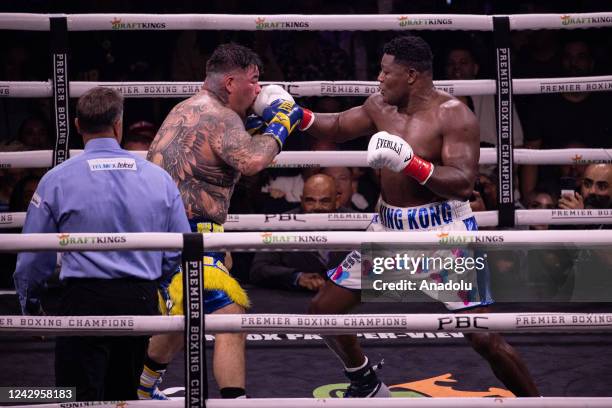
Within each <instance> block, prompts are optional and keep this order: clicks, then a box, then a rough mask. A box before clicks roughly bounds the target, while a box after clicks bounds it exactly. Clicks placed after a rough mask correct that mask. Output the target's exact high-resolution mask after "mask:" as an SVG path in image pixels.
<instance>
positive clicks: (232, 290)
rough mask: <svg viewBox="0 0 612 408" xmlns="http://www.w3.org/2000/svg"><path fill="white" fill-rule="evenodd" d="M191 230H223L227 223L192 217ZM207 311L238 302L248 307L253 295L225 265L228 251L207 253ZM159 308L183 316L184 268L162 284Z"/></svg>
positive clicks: (163, 312)
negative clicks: (249, 293)
mask: <svg viewBox="0 0 612 408" xmlns="http://www.w3.org/2000/svg"><path fill="white" fill-rule="evenodd" d="M189 224H190V225H191V230H192V231H193V232H199V233H201V234H208V233H220V232H223V225H219V224H217V223H214V222H210V221H206V220H202V219H191V220H189ZM202 261H203V264H204V313H206V314H210V313H214V312H215V311H217V310H219V309H221V308H223V307H225V306H227V305H230V304H232V303H236V304H237V305H240V306H242V307H244V308H248V307H249V305H250V303H249V298H248V296H247V294H246V292H245V291H244V289H242V288H241V287H240V284H239V283H238V282H237V281H236V280H235V279H234V278H233V277H232V276H231V275H230V274H229V271H228V270H227V268H226V267H225V265H224V264H223V262H224V261H225V253H223V252H204V254H203V255H202ZM159 308H160V311H161V313H162V314H163V315H169V316H176V315H183V271H182V269H180V268H179V270H178V271H176V273H175V274H174V275H172V277H171V278H170V279H169V280H167V281H165V282H162V283H161V284H160V288H159Z"/></svg>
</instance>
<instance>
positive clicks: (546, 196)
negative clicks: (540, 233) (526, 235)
mask: <svg viewBox="0 0 612 408" xmlns="http://www.w3.org/2000/svg"><path fill="white" fill-rule="evenodd" d="M525 207H527V209H529V210H552V209H553V208H557V200H556V199H555V198H554V197H553V196H552V195H551V194H550V193H549V192H547V191H545V190H539V189H536V190H533V191H532V192H531V193H530V194H529V196H527V199H526V200H525ZM549 227H550V226H549V225H548V224H544V225H531V226H529V229H531V230H547V229H549Z"/></svg>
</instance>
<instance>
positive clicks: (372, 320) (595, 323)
mask: <svg viewBox="0 0 612 408" xmlns="http://www.w3.org/2000/svg"><path fill="white" fill-rule="evenodd" d="M183 329H184V317H183V316H0V333H2V334H11V335H27V336H35V335H57V336H65V335H70V336H99V335H106V336H140V335H149V334H155V333H171V332H181V331H183ZM205 330H206V332H207V333H259V334H261V333H279V334H288V333H289V334H292V333H298V334H354V333H376V332H380V331H391V332H404V331H407V332H444V333H477V332H512V333H515V332H521V333H550V332H565V333H577V332H581V333H584V332H610V331H612V313H476V314H461V315H457V314H450V313H447V314H355V315H294V314H291V315H290V314H248V315H244V314H210V315H206V325H205Z"/></svg>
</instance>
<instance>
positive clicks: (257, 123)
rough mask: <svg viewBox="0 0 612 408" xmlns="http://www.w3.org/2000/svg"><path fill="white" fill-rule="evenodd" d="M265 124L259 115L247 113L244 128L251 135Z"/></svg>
mask: <svg viewBox="0 0 612 408" xmlns="http://www.w3.org/2000/svg"><path fill="white" fill-rule="evenodd" d="M265 124H266V122H264V120H263V119H262V118H261V116H257V115H249V116H247V119H246V122H245V123H244V129H245V130H246V131H247V132H249V135H251V136H253V135H254V134H255V133H258V131H259V130H260V129H261V128H262V127H263V126H264V125H265Z"/></svg>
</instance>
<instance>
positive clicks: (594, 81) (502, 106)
mask: <svg viewBox="0 0 612 408" xmlns="http://www.w3.org/2000/svg"><path fill="white" fill-rule="evenodd" d="M599 27H612V13H585V14H571V13H570V14H564V15H557V14H533V15H510V16H484V15H353V16H347V15H310V16H308V15H267V16H256V15H195V14H194V15H155V14H74V15H53V16H49V15H43V14H24V13H6V14H0V29H4V30H32V31H50V34H51V43H52V45H51V53H52V55H53V72H52V74H53V77H52V79H51V80H49V81H43V82H41V81H38V82H6V81H5V82H0V96H3V97H16V98H25V97H28V98H31V97H51V98H53V101H54V104H55V129H56V146H55V148H54V150H53V151H36V152H11V153H0V168H44V167H49V166H51V165H57V164H60V163H61V162H63V161H64V160H66V159H67V158H68V157H69V155H75V154H79V152H78V151H69V150H68V140H69V136H70V135H69V131H70V129H69V126H68V123H70V120H71V119H70V109H69V106H68V99H69V97H71V98H74V97H78V96H80V95H82V94H83V92H85V91H86V90H88V89H90V88H92V87H94V86H99V85H100V86H108V87H112V88H115V89H117V90H119V91H121V92H122V93H123V94H124V96H125V97H128V98H131V97H135V98H140V97H188V96H191V95H192V94H193V93H194V92H197V90H199V88H200V86H201V83H200V82H137V83H131V82H77V81H70V82H69V81H68V79H67V72H69V66H68V65H69V64H68V58H67V55H68V47H67V45H66V37H67V33H68V31H93V30H117V29H120V30H186V29H193V30H249V31H255V30H394V31H398V32H399V31H405V30H475V31H483V32H493V36H494V53H495V60H496V62H497V67H496V68H497V69H496V79H495V80H474V81H435V82H434V84H435V86H436V87H437V88H438V89H442V90H444V91H447V92H449V93H451V94H454V95H457V96H460V95H491V94H496V95H497V101H496V110H497V123H498V144H497V148H496V149H481V161H480V163H481V164H496V163H497V164H498V171H499V173H498V191H499V195H498V203H499V211H490V212H484V213H480V214H479V213H476V214H475V215H476V217H477V219H478V222H479V223H480V224H481V225H482V226H499V227H502V228H504V227H512V226H515V225H535V224H574V223H577V222H578V223H581V224H589V223H592V224H602V223H612V213H611V212H610V211H607V210H575V211H568V210H515V209H514V207H513V201H514V199H513V194H514V186H513V181H512V180H513V174H514V168H513V165H514V164H546V165H552V164H589V163H610V162H612V151H611V150H606V149H566V150H563V149H561V150H555V151H536V150H528V149H516V150H515V149H514V148H513V143H512V134H513V132H512V115H511V114H510V115H509V114H508V112H512V109H513V101H512V95H513V94H542V93H559V92H564V91H566V90H568V89H572V91H573V92H598V91H611V90H612V75H611V76H596V77H580V78H545V79H513V78H512V75H511V63H510V46H509V33H510V30H533V29H580V28H599ZM274 83H276V84H279V85H282V86H283V87H284V88H285V89H286V90H288V91H289V92H290V93H291V94H292V95H293V96H295V97H302V96H368V95H371V94H372V93H375V92H377V91H378V83H377V82H361V81H335V82H334V81H310V82H274ZM262 84H265V83H262ZM139 154H141V155H143V154H144V152H139ZM314 165H320V166H360V167H363V166H365V165H366V164H365V153H364V152H343V154H342V155H337V154H335V152H283V153H281V154H280V155H279V156H278V157H277V158H276V160H275V162H274V163H273V167H312V166H314ZM375 216H376V215H375V214H351V215H350V216H346V215H344V218H343V219H339V218H337V214H312V215H299V218H298V219H296V218H295V217H292V218H290V219H286V218H283V215H281V214H254V215H246V214H239V215H230V217H229V218H228V223H227V224H226V229H227V230H228V231H244V230H257V231H263V230H278V231H280V230H296V229H300V230H310V229H312V230H314V231H313V232H291V233H286V232H285V233H280V232H268V233H261V232H239V233H238V232H237V233H227V234H215V235H209V236H204V237H202V236H201V235H200V236H197V234H153V233H151V234H130V233H120V234H95V233H91V234H69V236H70V238H72V239H74V241H73V242H72V243H71V245H70V247H69V249H68V250H75V251H78V250H97V251H105V250H114V249H138V250H160V249H183V250H184V267H185V270H186V271H187V273H186V274H185V275H186V276H188V275H189V274H190V272H191V273H193V274H194V276H197V275H200V276H201V274H200V273H199V270H200V268H201V265H200V264H198V259H199V262H200V263H201V257H200V256H199V255H198V254H201V251H202V248H203V247H204V248H206V249H207V250H211V249H216V250H238V251H240V250H249V251H253V250H318V249H326V250H330V249H334V250H340V249H353V248H355V247H356V246H359V245H360V244H361V243H362V242H379V243H388V242H394V243H397V242H402V243H413V244H432V245H439V244H440V238H441V237H440V235H439V234H438V233H435V232H423V233H419V234H412V235H410V234H402V233H393V232H385V233H372V232H369V233H365V232H359V233H355V232H343V231H322V230H327V229H337V230H341V229H351V230H353V229H363V228H365V227H366V226H367V224H369V222H370V221H371V219H372V217H375ZM24 218H25V214H24V213H5V214H0V227H2V228H15V227H19V226H22V225H23V222H24ZM611 234H612V232H608V231H593V230H584V231H576V230H573V231H571V232H567V233H562V232H560V231H480V232H461V233H459V232H458V233H453V234H452V235H453V236H455V237H457V238H458V239H464V240H465V239H467V240H472V241H476V240H479V239H482V240H487V237H500V236H501V237H503V239H502V240H501V241H500V243H499V245H500V246H501V245H504V246H505V245H510V246H511V245H513V244H524V243H536V242H537V243H542V242H548V243H567V242H572V243H573V244H574V245H576V246H577V247H581V246H585V245H606V244H607V245H609V244H610V243H612V235H611ZM277 235H278V236H282V237H284V238H283V239H279V240H275V239H274V237H275V236H277ZM117 237H121V238H122V239H121V240H120V241H122V243H121V244H118V243H116V242H117V241H118V240H116V239H113V238H117ZM287 237H289V238H288V239H287ZM300 237H311V238H312V237H315V238H320V239H309V238H308V239H300ZM67 238H68V237H66V236H61V235H60V236H57V235H52V234H49V235H47V234H1V235H0V251H24V250H37V251H38V250H57V251H66V250H67V248H66V246H65V245H62V242H61V241H62V239H64V240H65V239H67ZM489 242H495V241H494V240H493V241H489ZM195 286H196V287H195V292H194V293H196V294H200V293H201V289H202V282H201V279H200V281H199V282H196V283H195ZM190 290H193V288H190V287H189V286H187V285H186V286H185V291H186V293H192V292H190ZM190 297H191V296H186V299H187V300H188V301H190V300H189V299H190ZM191 301H193V302H194V303H199V302H197V297H196V298H194V299H192V300H191ZM186 310H190V309H186ZM461 318H463V319H466V320H463V321H459V320H458V316H456V315H452V314H439V315H342V316H315V315H308V316H300V315H255V314H252V315H247V316H227V315H226V316H208V317H206V319H205V322H204V321H203V320H204V319H198V318H195V317H194V316H193V315H188V316H186V318H181V317H165V316H164V317H162V316H159V317H157V316H156V317H142V318H141V317H137V316H123V317H113V318H112V319H110V321H109V317H104V316H91V317H86V318H82V317H81V319H85V320H86V321H87V319H89V320H88V321H89V322H96V324H97V325H99V326H102V325H107V326H108V325H110V326H112V325H113V324H115V323H113V321H112V320H115V319H119V320H120V321H121V319H124V322H123V323H121V322H120V323H119V324H120V325H123V324H125V325H126V326H128V327H129V329H125V330H124V331H122V330H113V331H109V330H94V331H92V330H90V329H87V330H85V328H84V327H82V326H80V325H79V324H77V323H75V322H74V321H72V323H71V321H70V319H71V317H59V318H58V317H51V316H47V317H31V318H22V317H19V316H0V333H5V334H6V333H10V334H13V335H26V334H32V333H38V334H41V333H45V334H66V335H77V334H79V335H82V334H89V335H91V334H93V333H95V334H98V335H100V334H103V335H115V334H118V335H134V334H142V333H160V332H172V331H181V330H184V331H185V333H188V334H189V333H190V328H192V327H195V328H202V329H205V330H206V332H218V331H235V332H248V333H254V332H257V333H266V332H267V331H269V330H272V329H273V330H274V331H275V332H282V331H283V330H291V331H292V332H295V331H296V329H299V330H300V331H301V332H303V333H355V332H356V330H357V328H359V330H360V331H364V327H362V326H361V325H362V324H364V323H369V324H371V328H372V330H378V329H380V328H381V327H384V328H401V329H402V330H403V329H410V330H438V331H441V332H481V331H504V332H533V331H536V332H564V333H567V332H580V331H588V332H595V331H597V332H606V333H607V332H609V331H610V330H612V314H607V313H598V314H588V313H587V314H578V313H574V314H563V313H552V314H551V313H546V314H539V313H521V314H478V315H475V314H473V315H462V316H461ZM308 319H310V320H308ZM346 319H348V320H346ZM353 319H354V320H353ZM368 319H370V320H368ZM376 319H378V320H376ZM481 319H482V320H481ZM353 321H354V322H356V323H351V322H353ZM105 322H106V323H105ZM313 322H317V324H316V325H313ZM485 322H486V323H485ZM41 328H42V329H41ZM79 330H80V331H79ZM366 330H370V328H368V329H366ZM191 333H192V334H193V332H191ZM203 333H204V330H201V331H200V332H198V335H197V336H195V338H189V337H188V336H185V337H186V347H185V350H190V347H188V346H189V345H190V344H196V343H198V342H201V341H202V335H203ZM190 341H191V343H190ZM185 355H186V357H185V358H186V362H187V364H188V365H189V366H190V368H193V366H194V365H195V364H202V365H201V366H199V368H198V369H194V370H191V369H190V370H187V372H188V374H190V373H191V372H193V376H194V377H193V378H196V377H197V376H199V377H198V378H199V379H205V378H206V374H205V371H206V367H205V363H206V361H205V358H204V357H203V355H202V353H201V350H200V354H199V355H195V356H194V355H189V353H187V352H186V353H185ZM190 357H191V359H190ZM194 358H195V360H194ZM202 366H203V368H204V369H203V370H202ZM202 371H204V372H202ZM201 383H205V384H204V386H202V384H201V385H200V387H193V388H190V382H189V377H188V381H186V385H187V392H186V395H190V396H196V397H197V398H196V399H192V398H185V400H175V401H169V402H166V401H129V402H127V403H122V404H125V405H135V406H141V407H145V406H146V407H157V406H160V407H162V406H163V407H170V406H172V407H174V406H176V407H178V406H181V407H182V406H189V407H192V406H193V407H196V406H202V405H206V406H209V407H230V406H232V407H242V406H244V407H278V406H292V407H304V408H306V407H319V406H321V407H323V406H325V407H348V406H351V407H362V406H363V407H365V406H384V407H396V406H397V407H399V406H402V407H405V406H409V407H497V406H505V407H609V406H612V398H590V397H589V398H558V397H545V398H516V399H512V398H504V399H502V398H469V399H466V398H432V399H412V398H392V399H385V400H376V401H375V402H374V401H372V400H343V399H333V398H332V399H275V398H271V399H250V400H215V399H209V400H206V397H207V389H204V387H206V381H201ZM93 405H95V406H99V407H117V406H120V404H118V403H117V402H108V403H104V402H101V403H95V404H92V406H93ZM36 406H49V407H51V406H53V407H57V406H66V407H69V406H75V407H76V406H80V405H78V403H75V405H71V403H66V404H45V405H36Z"/></svg>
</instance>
